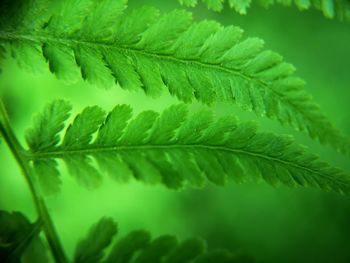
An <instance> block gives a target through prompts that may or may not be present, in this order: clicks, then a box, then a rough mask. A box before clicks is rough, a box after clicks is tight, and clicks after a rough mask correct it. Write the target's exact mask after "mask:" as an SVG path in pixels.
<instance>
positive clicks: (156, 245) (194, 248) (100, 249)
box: [74, 217, 254, 263]
mask: <svg viewBox="0 0 350 263" xmlns="http://www.w3.org/2000/svg"><path fill="white" fill-rule="evenodd" d="M116 229H117V226H116V224H115V223H114V221H113V220H112V219H111V218H106V217H104V218H102V219H100V221H99V222H97V223H96V224H95V225H93V226H92V227H91V228H90V231H89V233H88V235H87V236H86V237H85V238H84V239H82V240H80V242H79V243H78V245H77V248H76V250H75V255H74V263H90V262H91V263H98V262H104V263H145V262H152V263H214V262H215V263H234V262H243V261H241V260H243V259H246V260H248V259H249V262H254V260H253V259H251V258H250V257H247V256H245V255H244V254H242V253H235V254H234V253H231V252H229V251H228V250H213V251H209V252H208V251H207V248H206V244H205V242H204V241H203V240H201V239H197V238H189V239H186V240H183V241H182V242H178V240H177V238H176V237H174V236H171V235H163V236H160V237H157V238H154V239H152V238H151V235H150V233H149V232H147V231H145V230H134V231H131V232H129V233H128V234H127V235H126V236H124V237H122V238H120V239H119V240H117V241H116V242H113V239H114V236H115V235H116V233H117V231H116ZM112 243H114V244H112ZM109 247H111V249H110V251H108V253H106V251H105V250H107V249H108V248H109ZM244 262H245V261H244Z"/></svg>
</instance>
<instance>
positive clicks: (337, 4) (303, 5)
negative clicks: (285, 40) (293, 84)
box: [178, 0, 350, 22]
mask: <svg viewBox="0 0 350 263" xmlns="http://www.w3.org/2000/svg"><path fill="white" fill-rule="evenodd" d="M178 2H179V3H180V4H181V5H184V6H187V7H195V6H196V5H197V4H198V2H197V1H191V0H189V1H186V0H178ZM202 2H203V3H204V4H205V5H206V6H207V7H208V9H210V10H213V11H216V12H220V11H221V10H222V8H223V2H224V0H202ZM227 2H228V4H229V6H230V7H231V8H232V9H233V10H234V11H236V12H237V13H239V14H241V15H245V14H246V13H247V9H248V8H249V7H250V5H251V0H227ZM258 2H259V4H261V5H262V6H264V7H269V6H271V5H273V4H275V3H277V4H282V5H285V6H290V5H292V4H295V6H296V7H297V8H298V9H299V10H301V11H303V10H308V9H310V8H313V9H316V10H319V11H320V12H322V14H323V15H324V16H325V17H326V18H329V19H333V18H335V17H337V18H338V19H339V20H341V21H346V22H349V21H350V4H349V2H348V1H346V0H317V1H310V0H294V1H292V0H277V1H274V0H263V1H258Z"/></svg>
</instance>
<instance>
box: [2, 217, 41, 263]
mask: <svg viewBox="0 0 350 263" xmlns="http://www.w3.org/2000/svg"><path fill="white" fill-rule="evenodd" d="M40 231H41V224H40V222H38V223H34V224H31V223H30V222H29V220H28V219H27V218H26V217H25V216H24V215H23V214H22V213H19V212H12V213H9V212H6V211H3V210H0V259H1V262H9V263H20V262H37V263H45V262H48V257H47V254H46V252H45V248H44V245H43V243H42V241H41V239H40V238H39V236H38V235H39V233H40Z"/></svg>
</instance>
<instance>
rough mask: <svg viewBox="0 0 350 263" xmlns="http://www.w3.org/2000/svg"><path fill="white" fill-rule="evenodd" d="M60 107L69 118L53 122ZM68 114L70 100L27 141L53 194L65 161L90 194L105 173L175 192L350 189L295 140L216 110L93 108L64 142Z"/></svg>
mask: <svg viewBox="0 0 350 263" xmlns="http://www.w3.org/2000/svg"><path fill="white" fill-rule="evenodd" d="M52 109H56V110H57V112H58V111H60V109H62V112H64V110H65V112H64V113H60V114H58V115H59V116H53V115H52V112H53V111H52ZM68 111H70V106H69V104H68V103H67V102H63V101H56V102H53V103H52V104H50V105H48V106H47V107H46V108H45V110H44V112H43V113H42V114H41V115H39V116H37V118H36V119H35V123H34V127H33V128H32V129H30V130H29V132H28V134H29V135H30V136H27V137H26V138H27V142H28V145H29V146H30V152H29V153H28V158H29V159H31V160H32V163H33V167H34V170H35V171H36V172H37V175H38V178H39V181H40V182H41V183H42V184H43V185H44V187H43V188H44V189H46V190H47V191H50V190H51V192H57V191H58V190H59V170H58V168H57V159H62V160H63V161H64V162H65V163H66V165H67V168H68V171H69V173H70V174H71V175H72V176H74V177H75V178H76V179H77V180H78V182H79V183H80V184H81V185H83V186H85V187H87V188H95V187H97V186H99V185H100V183H101V182H102V175H101V172H105V173H107V174H109V175H110V176H111V177H112V178H113V179H115V180H117V181H126V180H129V179H130V178H132V177H135V178H136V179H137V180H140V181H143V182H146V183H151V184H154V183H161V184H164V185H166V186H167V187H169V188H174V189H178V188H180V187H182V186H183V185H184V183H187V184H190V185H192V186H196V187H201V186H203V185H204V184H205V183H206V181H207V180H208V181H210V182H212V183H214V184H217V185H224V184H225V183H226V181H227V180H228V179H233V180H235V181H237V182H242V181H246V180H260V179H263V180H265V181H267V182H268V183H270V184H272V185H276V184H285V185H288V186H297V185H301V186H313V187H319V188H322V189H324V190H334V191H337V192H340V193H348V192H349V190H350V177H348V176H347V175H345V174H344V173H343V172H341V171H340V170H339V169H336V168H333V167H331V166H329V165H328V164H327V163H324V162H322V161H320V160H319V159H318V157H317V156H315V155H313V154H309V153H307V152H306V151H305V149H304V148H303V147H300V146H298V145H296V144H295V143H293V140H292V139H291V138H290V137H287V136H277V135H274V134H271V133H258V132H257V128H256V125H255V124H254V123H253V122H243V123H241V122H239V121H237V119H235V118H234V117H232V116H226V117H221V118H217V119H216V118H214V116H213V115H212V114H211V113H210V112H209V111H199V112H197V113H195V114H193V115H189V113H188V111H187V108H186V106H185V105H184V104H179V105H173V106H171V107H169V108H167V109H166V110H164V111H163V112H162V113H161V114H160V115H159V114H158V113H156V112H154V111H144V112H142V113H140V114H138V115H137V116H135V117H132V109H131V108H130V107H129V106H126V105H117V106H116V107H115V108H114V109H113V110H112V111H111V112H110V113H109V114H108V115H107V117H104V116H105V115H104V113H103V111H102V110H101V109H100V108H99V107H97V106H94V107H87V108H85V109H84V110H83V111H82V112H81V113H80V114H78V115H77V116H76V117H75V119H74V121H73V122H72V123H71V124H69V126H68V128H67V129H66V131H65V132H64V134H62V139H61V142H59V140H58V139H57V134H58V133H60V132H61V131H59V130H58V129H57V128H58V127H60V128H61V129H62V130H63V122H64V119H66V118H68V114H66V113H67V112H68ZM48 116H50V118H48ZM44 127H51V128H49V129H45V128H44ZM43 131H45V132H43ZM40 134H43V136H40ZM43 146H45V147H43ZM94 162H96V163H97V166H96V165H94Z"/></svg>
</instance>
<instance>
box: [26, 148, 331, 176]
mask: <svg viewBox="0 0 350 263" xmlns="http://www.w3.org/2000/svg"><path fill="white" fill-rule="evenodd" d="M171 149H181V150H185V151H189V150H191V149H192V150H193V149H194V150H196V149H204V150H210V151H222V152H226V153H231V154H240V155H242V154H244V155H248V156H251V157H255V158H260V159H264V160H267V161H270V162H277V163H280V164H282V165H286V166H290V167H293V168H297V169H301V170H304V171H308V172H310V173H313V174H317V175H320V176H321V177H326V178H328V179H332V178H329V177H328V176H327V175H325V174H323V173H321V172H319V171H318V170H314V169H311V168H308V167H305V166H302V165H299V164H296V163H293V162H290V161H287V160H283V159H279V158H276V157H272V156H268V155H264V154H261V153H256V152H252V151H247V150H245V149H234V148H228V147H225V146H215V145H204V144H161V145H158V144H157V145H156V144H146V145H130V146H124V145H123V146H96V145H94V144H91V145H90V147H88V148H80V149H59V148H58V149H57V150H53V151H47V152H37V153H30V152H27V154H26V156H27V158H28V159H31V160H36V159H45V158H62V159H64V158H65V156H69V155H79V154H83V155H84V154H86V155H94V154H99V153H105V152H115V153H118V152H123V151H124V152H125V151H140V150H144V151H147V150H161V151H166V150H171ZM332 180H334V179H332Z"/></svg>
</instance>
